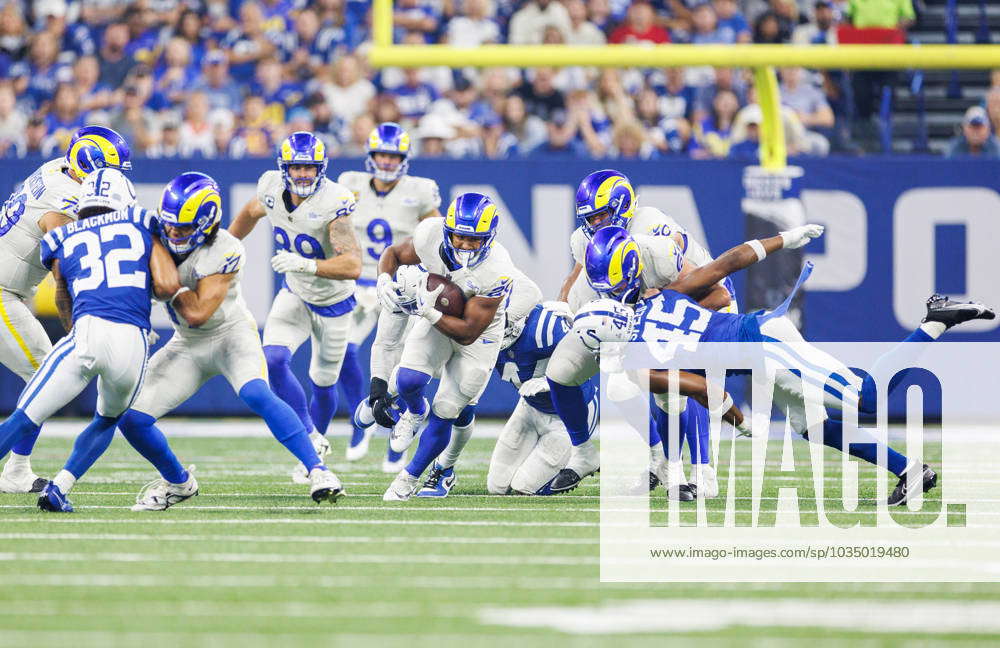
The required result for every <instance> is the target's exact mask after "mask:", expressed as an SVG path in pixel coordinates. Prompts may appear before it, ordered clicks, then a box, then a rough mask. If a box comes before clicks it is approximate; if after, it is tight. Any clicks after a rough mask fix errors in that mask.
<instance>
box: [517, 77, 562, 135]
mask: <svg viewBox="0 0 1000 648" xmlns="http://www.w3.org/2000/svg"><path fill="white" fill-rule="evenodd" d="M533 72H534V75H533V78H532V79H531V82H530V83H523V84H521V87H519V88H518V89H517V90H515V93H516V94H517V95H518V96H520V97H521V99H523V100H524V107H525V108H526V109H527V111H528V113H529V114H531V115H535V116H537V117H539V118H540V119H542V121H546V122H547V121H550V120H551V119H553V118H554V117H556V116H557V115H558V114H559V113H563V112H565V110H566V99H565V98H564V97H563V94H562V93H561V92H559V90H557V89H556V87H555V85H554V84H553V80H554V79H555V75H556V73H555V70H553V69H552V68H547V67H540V68H535V69H534V70H533Z"/></svg>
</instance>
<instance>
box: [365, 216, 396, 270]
mask: <svg viewBox="0 0 1000 648" xmlns="http://www.w3.org/2000/svg"><path fill="white" fill-rule="evenodd" d="M368 240H369V241H371V242H372V243H374V244H375V245H376V246H378V247H377V248H376V247H369V248H368V250H367V252H368V256H370V257H371V258H373V259H375V260H376V261H378V260H379V257H381V256H382V253H383V252H385V249H386V248H387V247H389V246H390V245H392V228H391V227H389V222H388V221H386V220H385V219H382V218H376V219H374V220H372V222H370V223H368Z"/></svg>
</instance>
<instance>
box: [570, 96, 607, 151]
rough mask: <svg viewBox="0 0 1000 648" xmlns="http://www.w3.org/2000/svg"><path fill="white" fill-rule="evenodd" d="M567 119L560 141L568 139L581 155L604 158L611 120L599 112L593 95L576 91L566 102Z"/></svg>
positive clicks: (601, 111) (599, 109)
mask: <svg viewBox="0 0 1000 648" xmlns="http://www.w3.org/2000/svg"><path fill="white" fill-rule="evenodd" d="M566 105H567V110H568V119H567V121H566V124H565V126H564V127H563V130H562V133H561V134H560V139H561V138H564V137H570V138H571V140H570V141H571V142H573V143H574V144H575V145H576V148H577V149H578V150H579V152H580V154H581V155H584V154H589V155H590V156H591V157H595V158H599V157H604V155H605V154H606V153H607V152H608V148H609V146H610V144H611V120H609V119H608V117H607V115H606V114H605V113H604V111H603V110H601V107H600V106H599V105H598V102H597V101H596V99H595V97H594V95H593V93H591V92H590V91H589V90H576V91H574V92H572V93H570V95H569V98H568V101H567V104H566Z"/></svg>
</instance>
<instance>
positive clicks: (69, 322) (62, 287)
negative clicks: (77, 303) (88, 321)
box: [50, 259, 73, 333]
mask: <svg viewBox="0 0 1000 648" xmlns="http://www.w3.org/2000/svg"><path fill="white" fill-rule="evenodd" d="M50 269H51V270H52V278H53V279H54V280H55V282H56V311H57V312H58V313H59V321H60V322H61V323H62V325H63V328H64V329H65V330H66V332H67V333H68V332H69V331H70V329H72V328H73V296H72V295H70V294H69V288H67V287H66V279H65V278H64V277H63V276H62V273H61V272H60V271H59V259H54V260H53V261H52V267H51V268H50Z"/></svg>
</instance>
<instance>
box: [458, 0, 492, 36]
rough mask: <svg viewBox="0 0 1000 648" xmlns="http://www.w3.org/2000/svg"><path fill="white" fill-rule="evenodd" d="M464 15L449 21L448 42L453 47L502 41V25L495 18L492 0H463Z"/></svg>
mask: <svg viewBox="0 0 1000 648" xmlns="http://www.w3.org/2000/svg"><path fill="white" fill-rule="evenodd" d="M462 8H463V10H464V14H465V15H464V16H455V17H454V18H452V19H451V20H450V21H449V22H448V44H449V45H452V46H453V47H478V46H479V45H482V44H484V43H499V42H500V26H499V25H498V24H497V23H496V21H495V20H493V3H492V2H491V0H462Z"/></svg>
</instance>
